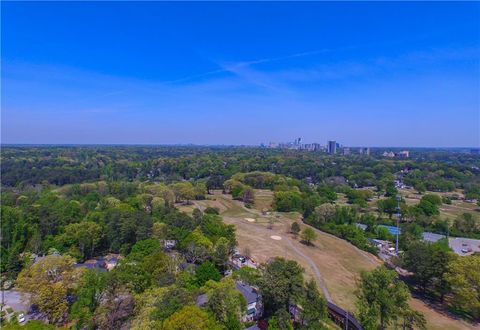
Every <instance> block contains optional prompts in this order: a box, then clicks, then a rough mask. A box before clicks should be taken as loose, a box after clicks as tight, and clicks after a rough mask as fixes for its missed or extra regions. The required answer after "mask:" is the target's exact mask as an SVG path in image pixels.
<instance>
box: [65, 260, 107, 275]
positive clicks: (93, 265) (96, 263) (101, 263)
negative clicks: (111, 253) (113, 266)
mask: <svg viewBox="0 0 480 330" xmlns="http://www.w3.org/2000/svg"><path fill="white" fill-rule="evenodd" d="M73 267H75V268H80V267H84V268H88V269H94V270H97V271H100V272H106V271H107V267H106V263H105V260H104V259H103V258H99V259H89V260H86V261H85V262H83V263H77V264H75V265H73Z"/></svg>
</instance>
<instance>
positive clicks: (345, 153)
mask: <svg viewBox="0 0 480 330" xmlns="http://www.w3.org/2000/svg"><path fill="white" fill-rule="evenodd" d="M343 154H344V155H350V148H348V147H344V148H343Z"/></svg>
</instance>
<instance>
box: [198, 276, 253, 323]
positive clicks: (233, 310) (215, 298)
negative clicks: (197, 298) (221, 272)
mask: <svg viewBox="0 0 480 330" xmlns="http://www.w3.org/2000/svg"><path fill="white" fill-rule="evenodd" d="M206 287H207V293H208V302H207V308H208V310H209V311H210V312H211V313H212V315H213V316H214V317H215V319H216V320H217V321H218V322H219V323H221V324H223V325H224V326H227V325H230V327H231V326H232V325H235V324H237V325H240V322H239V321H240V317H241V316H242V315H243V313H244V312H245V311H246V307H247V305H246V301H245V298H244V297H243V295H242V294H241V293H240V292H239V291H238V290H237V289H236V287H235V283H234V282H233V281H232V280H230V279H224V280H222V281H221V282H214V281H209V282H207V283H206ZM234 320H236V321H237V322H234Z"/></svg>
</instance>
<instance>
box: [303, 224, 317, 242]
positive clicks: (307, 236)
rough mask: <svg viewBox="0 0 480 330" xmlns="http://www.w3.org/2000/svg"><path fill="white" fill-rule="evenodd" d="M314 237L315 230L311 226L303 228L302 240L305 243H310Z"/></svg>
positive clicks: (315, 236)
mask: <svg viewBox="0 0 480 330" xmlns="http://www.w3.org/2000/svg"><path fill="white" fill-rule="evenodd" d="M316 238H317V234H316V233H315V231H314V230H313V229H312V228H310V227H307V228H305V229H304V230H303V232H302V241H303V242H304V243H305V244H307V245H312V244H313V242H314V241H315V239H316Z"/></svg>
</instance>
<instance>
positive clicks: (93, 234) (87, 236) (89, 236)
mask: <svg viewBox="0 0 480 330" xmlns="http://www.w3.org/2000/svg"><path fill="white" fill-rule="evenodd" d="M101 238H102V227H101V226H100V225H99V224H97V223H95V222H92V221H82V222H79V223H72V224H69V225H67V226H66V227H65V239H66V240H67V241H68V240H72V241H74V242H75V244H76V246H77V247H78V249H79V250H80V253H81V256H82V259H86V258H87V259H88V258H89V257H91V256H93V255H94V250H95V248H96V247H97V245H98V243H99V242H100V239H101Z"/></svg>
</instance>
